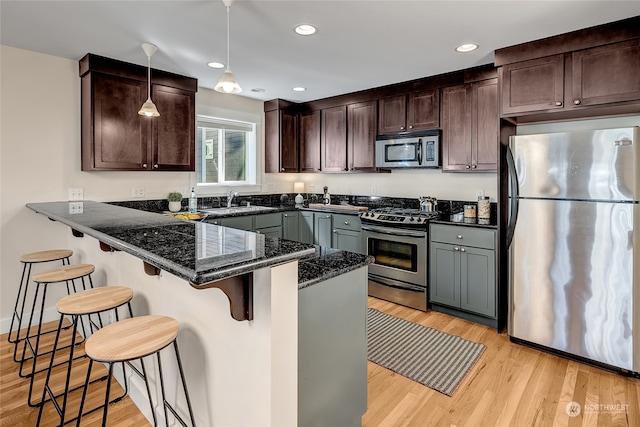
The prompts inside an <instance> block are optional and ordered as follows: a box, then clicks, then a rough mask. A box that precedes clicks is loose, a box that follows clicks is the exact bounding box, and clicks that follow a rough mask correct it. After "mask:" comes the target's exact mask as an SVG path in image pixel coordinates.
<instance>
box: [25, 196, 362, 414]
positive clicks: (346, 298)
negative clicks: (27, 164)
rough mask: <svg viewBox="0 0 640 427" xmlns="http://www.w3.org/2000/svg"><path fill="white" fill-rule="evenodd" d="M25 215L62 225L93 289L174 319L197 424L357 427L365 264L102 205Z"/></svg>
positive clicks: (344, 255) (54, 207) (35, 206)
mask: <svg viewBox="0 0 640 427" xmlns="http://www.w3.org/2000/svg"><path fill="white" fill-rule="evenodd" d="M27 207H28V208H29V209H31V210H33V211H34V212H36V213H40V214H42V215H43V216H45V217H47V218H49V219H50V220H52V221H55V222H56V223H55V225H54V224H52V226H56V227H57V226H66V227H69V228H71V230H72V233H70V234H69V239H68V242H67V245H68V247H69V248H70V249H72V250H73V251H74V258H72V261H73V262H84V263H92V264H94V265H95V266H96V274H95V276H94V283H96V284H97V285H101V286H102V285H116V284H117V285H124V286H129V287H131V288H132V289H133V290H134V293H135V297H134V300H133V310H134V314H136V315H145V314H162V315H168V316H172V317H174V318H176V319H177V320H178V321H179V322H180V325H181V331H180V335H179V337H178V340H179V345H180V348H181V353H182V354H183V364H184V365H185V367H186V369H185V370H186V377H187V384H188V388H189V393H190V395H191V399H192V404H193V407H194V411H195V414H196V421H197V422H198V424H199V425H223V426H224V425H247V426H248V425H251V426H269V425H272V426H275V425H278V426H281V425H282V426H285V425H286V426H288V425H305V426H313V425H344V426H351V425H353V426H357V425H360V424H361V416H362V415H363V414H364V412H365V411H366V408H367V364H366V363H367V356H366V304H367V268H365V267H366V266H367V265H368V264H369V263H370V262H371V257H367V256H365V255H360V254H355V253H350V252H344V251H338V250H332V249H325V248H320V247H317V246H313V245H308V244H304V243H298V242H292V241H288V240H283V239H277V238H271V237H267V236H264V235H262V234H258V233H253V232H248V231H242V230H235V229H230V228H226V227H221V226H217V225H213V224H208V223H205V222H191V221H183V220H178V219H175V218H172V217H166V216H163V215H159V214H155V213H150V212H144V211H139V210H136V209H129V208H125V207H121V206H114V205H110V204H106V203H97V202H90V201H84V202H81V203H80V204H73V203H68V202H50V203H28V204H27ZM141 261H142V262H141ZM213 288H218V289H219V290H216V289H213ZM220 290H221V291H222V292H220ZM163 365H164V364H163ZM165 378H175V376H174V375H167V374H165ZM138 382H139V381H138V378H137V377H135V376H133V377H130V384H131V386H132V387H131V391H130V395H131V397H132V399H133V400H134V401H135V402H136V404H137V405H138V406H139V407H140V409H141V411H143V412H144V413H145V414H146V415H147V417H148V418H150V412H149V411H150V409H149V408H148V405H146V403H145V402H146V400H145V399H146V396H145V394H144V392H143V391H142V390H143V388H141V387H140V385H139V384H138ZM171 399H173V400H174V401H175V402H173V403H175V404H177V406H178V407H179V408H180V409H185V408H183V407H182V406H184V404H183V403H182V402H183V401H184V399H183V397H182V396H180V395H178V396H171ZM181 405H182V406H181ZM159 412H162V411H159Z"/></svg>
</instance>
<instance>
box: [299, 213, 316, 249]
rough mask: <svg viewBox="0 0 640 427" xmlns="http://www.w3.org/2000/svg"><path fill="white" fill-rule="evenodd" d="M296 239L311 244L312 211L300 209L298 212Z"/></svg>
mask: <svg viewBox="0 0 640 427" xmlns="http://www.w3.org/2000/svg"><path fill="white" fill-rule="evenodd" d="M298 215H299V218H298V241H299V242H302V243H309V244H311V245H312V244H313V212H311V211H300V212H299V213H298Z"/></svg>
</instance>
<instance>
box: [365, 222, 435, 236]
mask: <svg viewBox="0 0 640 427" xmlns="http://www.w3.org/2000/svg"><path fill="white" fill-rule="evenodd" d="M362 230H363V231H369V232H372V233H380V234H387V235H389V236H402V237H415V238H416V239H424V238H425V237H426V235H425V233H424V232H421V233H412V232H411V231H401V230H393V231H387V230H383V229H381V228H377V227H367V226H364V225H363V226H362Z"/></svg>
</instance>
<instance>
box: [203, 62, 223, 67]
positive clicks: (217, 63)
mask: <svg viewBox="0 0 640 427" xmlns="http://www.w3.org/2000/svg"><path fill="white" fill-rule="evenodd" d="M207 65H208V66H209V67H211V68H224V64H222V63H220V62H209V63H208V64H207Z"/></svg>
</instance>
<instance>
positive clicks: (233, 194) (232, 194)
mask: <svg viewBox="0 0 640 427" xmlns="http://www.w3.org/2000/svg"><path fill="white" fill-rule="evenodd" d="M238 196H239V194H238V192H237V191H235V190H229V194H227V207H228V208H230V207H231V202H233V199H234V198H236V197H238Z"/></svg>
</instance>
